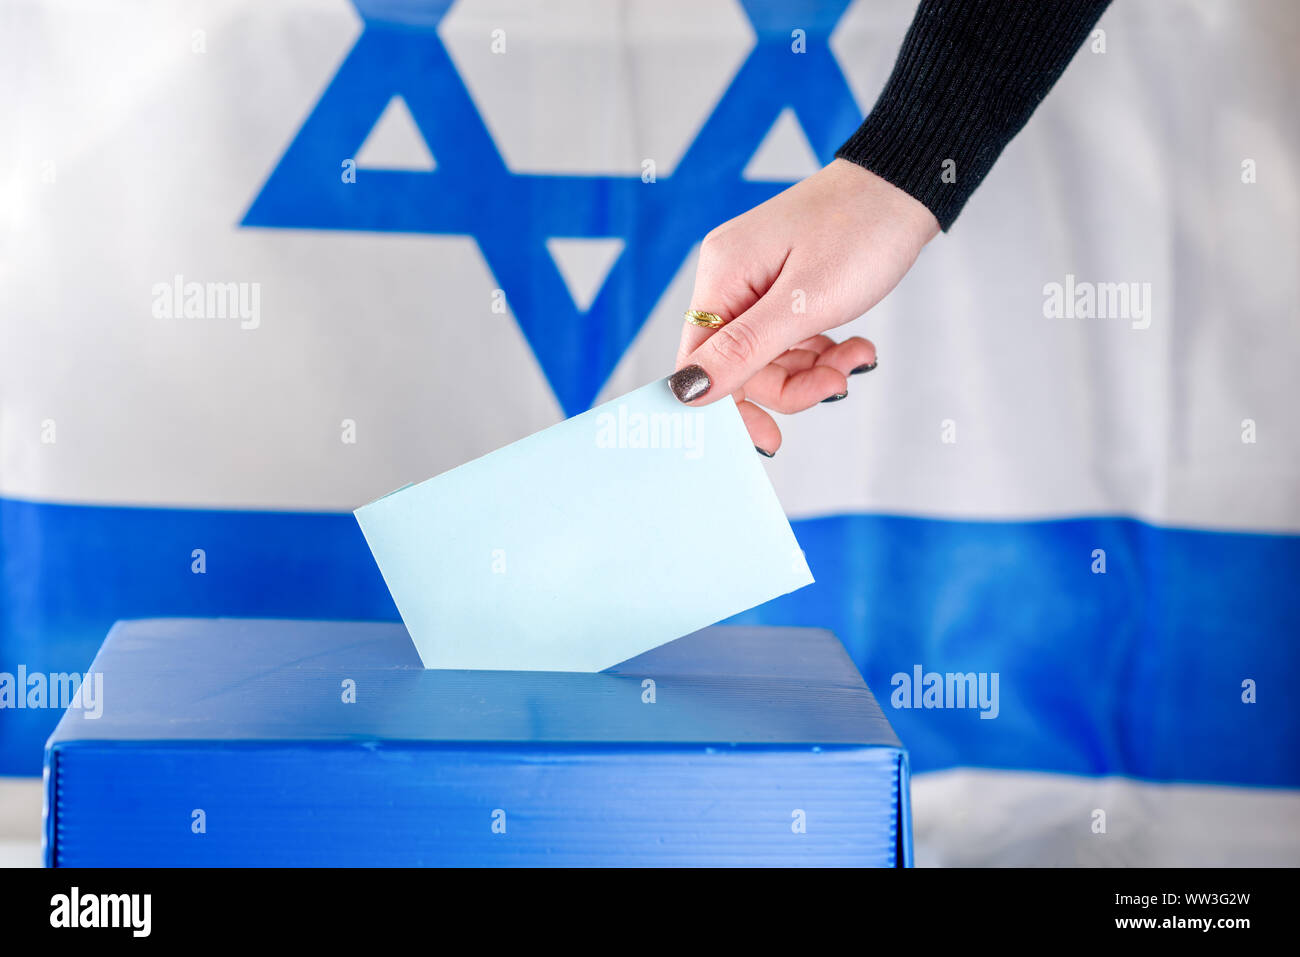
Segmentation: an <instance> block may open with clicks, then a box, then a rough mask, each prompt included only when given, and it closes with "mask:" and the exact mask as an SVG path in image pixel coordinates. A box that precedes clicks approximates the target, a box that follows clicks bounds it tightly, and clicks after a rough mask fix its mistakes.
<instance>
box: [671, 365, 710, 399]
mask: <svg viewBox="0 0 1300 957" xmlns="http://www.w3.org/2000/svg"><path fill="white" fill-rule="evenodd" d="M711 385H713V383H712V382H710V381H709V374H708V373H707V372H705V371H704V370H703V369H701V368H700V367H699V366H687V367H686V368H685V369H678V370H677V371H676V372H674V373H673V374H672V378H670V379H669V380H668V387H669V388H670V389H672V390H673V395H675V396H677V401H678V402H691V401H693V400H695V399H698V398H699V397H700V396H702V395H704V393H706V392H708V391H709V386H711Z"/></svg>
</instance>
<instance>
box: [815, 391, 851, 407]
mask: <svg viewBox="0 0 1300 957" xmlns="http://www.w3.org/2000/svg"><path fill="white" fill-rule="evenodd" d="M848 397H849V394H848V393H847V392H837V393H836V394H835V395H833V396H830V397H829V398H825V399H822V404H823V405H824V404H825V403H827V402H838V401H840V399H847V398H848Z"/></svg>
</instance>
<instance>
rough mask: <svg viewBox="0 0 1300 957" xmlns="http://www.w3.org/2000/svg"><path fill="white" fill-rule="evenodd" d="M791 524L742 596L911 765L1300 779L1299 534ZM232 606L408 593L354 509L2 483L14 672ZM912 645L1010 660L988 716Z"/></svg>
mask: <svg viewBox="0 0 1300 957" xmlns="http://www.w3.org/2000/svg"><path fill="white" fill-rule="evenodd" d="M794 524H795V533H796V534H797V535H798V537H799V541H800V542H801V543H802V545H803V547H804V549H805V550H806V551H807V553H808V560H809V564H810V565H811V566H812V569H813V573H814V574H815V575H816V576H817V584H816V585H814V586H812V587H810V588H806V589H803V590H802V591H799V592H796V593H795V594H793V595H788V596H786V597H785V598H781V599H778V600H776V601H774V602H769V603H768V604H767V605H764V606H763V607H761V608H758V609H755V610H753V611H751V612H747V613H745V614H744V615H741V616H738V617H737V619H736V620H737V621H743V622H761V623H769V624H791V625H816V626H823V627H828V628H832V629H834V630H835V632H836V633H837V634H839V635H840V637H841V638H842V639H843V640H844V642H845V644H846V645H847V646H848V648H849V651H850V653H851V654H852V656H853V659H854V661H855V662H856V663H857V665H858V667H859V668H861V669H862V671H863V673H864V674H865V676H866V678H867V681H868V683H869V684H870V685H871V687H872V689H873V690H874V691H875V692H876V695H877V697H878V698H879V699H880V702H881V704H882V706H883V707H884V708H885V711H886V714H887V715H888V717H889V718H890V720H891V722H893V724H894V727H895V729H896V730H897V732H898V735H899V737H900V738H902V740H903V742H904V743H905V744H906V745H907V746H908V748H909V749H910V750H911V754H912V769H913V771H932V770H937V769H941V768H945V767H953V766H960V765H970V766H983V767H993V768H1013V769H1032V770H1043V771H1058V772H1065V773H1075V774H1090V775H1102V774H1123V775H1129V776H1133V777H1138V778H1145V779H1151V780H1163V781H1201V782H1215V783H1225V784H1245V785H1263V786H1279V787H1300V708H1297V707H1296V692H1295V690H1294V686H1293V684H1292V683H1291V682H1292V681H1293V678H1292V676H1293V675H1294V674H1295V673H1296V672H1297V670H1300V669H1298V666H1300V644H1298V643H1297V641H1296V639H1297V637H1300V589H1297V588H1296V587H1295V583H1296V581H1297V580H1300V537H1296V536H1281V535H1256V534H1238V533H1231V534H1229V533H1219V532H1204V531H1190V530H1183V529H1165V528H1158V527H1154V526H1151V525H1147V524H1145V523H1142V522H1138V521H1134V520H1132V519H1126V518H1091V519H1070V520H1060V521H1041V522H959V521H941V520H933V519H917V518H899V517H888V516H872V515H846V516H834V517H828V518H819V519H810V520H805V521H799V522H795V523H794ZM196 548H202V549H204V552H205V559H206V565H207V571H206V574H202V575H198V574H193V573H192V572H191V562H192V559H191V553H192V551H193V550H194V549H196ZM1095 549H1103V550H1104V551H1105V553H1106V573H1105V574H1094V573H1093V571H1092V566H1093V562H1094V558H1093V552H1094V550H1095ZM222 615H224V616H236V617H272V618H338V619H387V620H392V619H395V618H396V617H397V615H396V609H395V608H394V607H393V604H392V601H391V599H390V598H389V596H388V592H387V589H386V588H385V587H384V584H383V580H382V579H381V578H380V576H379V572H378V570H377V569H376V567H375V565H374V562H373V561H372V559H371V557H370V553H369V551H368V550H367V548H366V545H365V542H364V541H363V539H362V537H361V534H360V532H359V531H358V529H357V526H356V522H355V521H354V519H353V518H352V516H351V515H350V514H346V513H345V514H325V513H288V512H273V511H229V510H197V509H158V508H119V507H105V506H78V505H52V504H38V503H31V502H24V501H16V500H7V499H0V672H10V673H13V672H14V671H16V669H17V666H18V665H19V664H23V665H25V666H26V668H27V670H28V672H29V673H31V672H46V673H48V672H61V671H72V670H79V669H85V668H86V667H87V665H89V663H90V660H91V658H92V657H93V655H94V653H95V651H96V649H97V648H98V647H99V643H100V641H101V640H102V639H103V637H104V635H105V634H106V633H107V631H108V628H109V626H110V625H111V624H112V623H113V621H115V620H116V619H118V618H142V617H153V616H222ZM917 666H920V668H921V670H922V673H923V674H925V673H929V672H934V673H938V674H940V675H944V674H946V673H949V672H951V673H954V674H957V673H962V674H964V673H970V672H973V673H977V674H978V673H986V674H989V675H991V674H992V673H997V675H998V716H997V717H996V718H994V719H982V718H980V716H979V715H980V710H979V709H978V708H970V707H967V708H925V707H921V708H905V709H904V708H897V709H896V708H894V707H891V698H893V697H894V696H895V692H894V688H893V687H892V679H893V676H894V675H896V674H906V675H908V676H909V677H910V676H911V675H912V674H913V672H914V669H915V668H916V667H917ZM1247 679H1252V680H1254V681H1255V682H1256V683H1257V685H1258V691H1257V694H1258V703H1255V704H1246V703H1243V701H1242V682H1243V681H1245V680H1247ZM985 687H986V688H988V687H991V685H988V684H986V685H985ZM908 700H909V701H914V700H919V699H914V698H912V697H909V698H908ZM57 718H58V715H57V714H56V713H54V712H52V711H47V710H46V711H43V710H32V709H24V710H9V709H5V710H4V711H0V774H36V773H39V771H40V766H41V748H42V745H43V743H44V740H45V738H46V737H47V736H48V734H49V732H50V731H51V730H52V729H53V727H54V724H55V722H56V720H57Z"/></svg>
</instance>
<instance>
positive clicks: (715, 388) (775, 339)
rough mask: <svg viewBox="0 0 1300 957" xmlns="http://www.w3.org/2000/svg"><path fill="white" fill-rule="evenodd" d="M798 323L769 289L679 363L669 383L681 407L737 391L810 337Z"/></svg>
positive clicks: (784, 300) (778, 293) (780, 295)
mask: <svg viewBox="0 0 1300 957" xmlns="http://www.w3.org/2000/svg"><path fill="white" fill-rule="evenodd" d="M799 318H802V317H799V316H796V315H795V314H793V313H792V311H791V309H790V297H789V296H788V295H786V293H785V292H784V286H781V287H778V286H773V287H772V288H771V289H769V290H768V291H767V293H766V294H764V295H763V296H762V297H761V298H759V300H758V301H757V302H755V303H754V304H753V305H752V306H750V307H749V308H748V309H746V310H745V311H744V312H743V313H741V314H740V315H739V316H737V317H736V318H735V319H733V320H732V321H731V322H728V323H725V324H724V325H722V326H720V327H719V328H718V329H716V330H714V331H713V332H712V333H711V334H709V335H708V338H706V339H705V340H704V341H703V342H702V343H700V344H699V345H698V346H697V347H696V348H695V350H694V351H693V352H691V353H690V354H689V355H686V356H684V357H682V358H679V360H678V363H677V365H678V371H677V372H675V373H673V375H672V376H671V377H670V378H669V379H668V384H669V386H670V387H671V388H672V390H673V395H675V396H676V397H677V399H678V401H680V402H685V403H689V404H694V405H707V404H708V403H710V402H713V401H715V400H716V399H720V398H722V397H723V396H725V395H731V394H732V393H733V392H737V391H739V390H740V389H741V388H742V387H743V386H744V385H745V383H746V382H748V381H749V380H750V378H751V377H752V376H753V375H754V374H755V373H756V372H758V371H759V370H760V369H762V368H763V367H764V366H765V365H767V364H768V363H769V362H771V361H772V360H773V359H775V358H776V357H777V356H779V355H781V353H783V352H785V351H786V350H787V349H789V348H791V347H792V346H794V345H795V344H796V343H798V342H801V341H803V340H804V339H807V338H808V337H809V336H810V335H812V333H811V332H807V331H805V330H804V329H803V327H802V324H801V323H799V322H797V321H796V320H797V319H799ZM699 331H700V332H705V330H703V329H700V330H699Z"/></svg>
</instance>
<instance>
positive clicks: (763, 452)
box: [754, 445, 776, 459]
mask: <svg viewBox="0 0 1300 957" xmlns="http://www.w3.org/2000/svg"><path fill="white" fill-rule="evenodd" d="M754 451H755V452H757V453H758V454H759V455H766V456H767V457H768V458H769V459H770V458H775V457H776V453H775V452H769V451H768V450H767V449H760V448H759V447H758V446H757V445H756V446H754Z"/></svg>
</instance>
